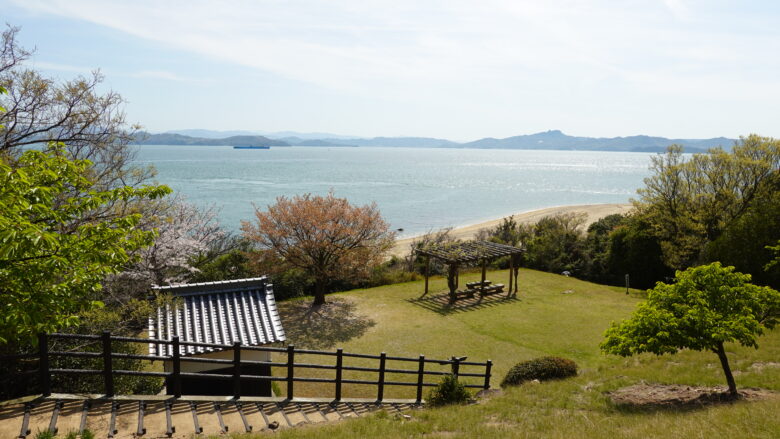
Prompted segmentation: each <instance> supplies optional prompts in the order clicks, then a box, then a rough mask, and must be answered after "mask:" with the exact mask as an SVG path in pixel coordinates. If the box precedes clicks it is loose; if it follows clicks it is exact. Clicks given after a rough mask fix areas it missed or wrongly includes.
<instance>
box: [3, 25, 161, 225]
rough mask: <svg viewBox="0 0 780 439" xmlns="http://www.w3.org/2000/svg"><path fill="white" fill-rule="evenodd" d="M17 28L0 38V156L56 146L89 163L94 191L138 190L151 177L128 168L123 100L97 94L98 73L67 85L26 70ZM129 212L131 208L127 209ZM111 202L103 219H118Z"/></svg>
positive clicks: (129, 131) (129, 130) (128, 129)
mask: <svg viewBox="0 0 780 439" xmlns="http://www.w3.org/2000/svg"><path fill="white" fill-rule="evenodd" d="M18 33H19V28H17V27H12V26H8V28H7V29H6V30H5V31H4V32H3V33H2V35H1V36H0V86H2V87H4V88H6V89H7V91H8V93H7V94H6V95H4V96H3V95H0V106H1V107H4V108H5V110H6V112H4V113H0V125H4V128H0V156H3V157H6V158H7V159H9V161H8V164H10V165H12V166H13V160H10V159H12V158H18V157H19V156H20V155H21V154H22V153H23V152H24V150H25V149H27V148H29V147H30V146H33V145H41V144H44V145H45V144H46V143H47V142H62V143H64V144H65V149H67V150H68V151H69V152H70V156H71V157H73V158H76V159H88V160H90V161H91V162H92V166H91V167H90V172H91V174H92V175H91V176H90V178H91V179H92V180H93V181H94V184H95V187H96V188H99V189H111V188H118V187H124V186H132V187H136V186H141V185H143V184H145V182H146V181H148V180H149V179H150V178H151V177H152V176H153V174H154V171H153V169H152V168H142V167H139V166H136V165H133V160H134V158H135V153H134V151H133V150H131V149H129V148H127V146H128V144H129V143H130V142H131V141H132V140H133V139H134V137H135V132H136V131H137V129H138V127H137V126H128V124H127V123H126V120H125V113H124V111H123V108H122V107H123V105H124V102H125V101H124V99H123V98H122V96H121V95H120V94H118V93H116V92H114V91H107V92H105V93H101V92H100V88H101V84H102V82H103V79H104V78H103V76H102V75H101V74H100V72H99V71H95V72H93V73H92V74H91V75H89V76H78V77H76V78H75V79H72V80H69V81H64V82H60V81H56V80H54V79H51V78H48V77H45V76H44V75H42V74H41V73H40V72H38V71H35V70H32V69H29V68H26V67H25V61H26V60H27V59H28V58H29V57H30V55H31V54H30V52H29V51H27V50H25V49H24V48H22V47H20V46H19V44H18V43H17V34H18ZM132 208H134V207H132ZM125 210H127V209H123V210H120V209H116V206H115V205H114V204H112V203H107V204H105V205H104V206H103V209H102V211H100V212H96V214H97V213H101V214H103V215H112V214H113V215H123V214H124V213H125Z"/></svg>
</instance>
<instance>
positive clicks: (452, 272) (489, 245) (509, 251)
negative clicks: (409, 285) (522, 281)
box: [417, 241, 525, 302]
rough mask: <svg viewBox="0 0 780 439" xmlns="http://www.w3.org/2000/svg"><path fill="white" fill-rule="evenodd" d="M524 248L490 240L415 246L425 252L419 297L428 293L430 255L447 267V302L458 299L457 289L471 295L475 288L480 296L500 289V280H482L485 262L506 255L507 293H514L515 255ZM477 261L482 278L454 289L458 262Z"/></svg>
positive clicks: (458, 266) (460, 263)
mask: <svg viewBox="0 0 780 439" xmlns="http://www.w3.org/2000/svg"><path fill="white" fill-rule="evenodd" d="M524 252H525V249H523V248H520V247H514V246H511V245H506V244H498V243H495V242H490V241H466V242H457V243H452V244H446V245H440V246H433V247H428V248H425V249H419V250H417V254H419V255H421V256H425V292H424V293H423V295H422V296H420V297H421V298H422V297H425V295H426V294H428V277H429V275H430V266H431V258H436V259H439V260H441V261H443V262H444V263H445V264H446V265H447V267H448V270H447V286H448V287H449V290H450V293H449V295H450V302H454V301H456V300H457V299H458V293H466V294H467V295H469V296H473V294H474V292H476V291H479V293H480V297H481V296H484V295H485V294H489V293H491V292H497V291H500V290H501V289H503V285H502V284H497V285H498V286H500V287H498V288H496V287H497V286H496V285H494V286H491V285H489V282H486V280H485V274H486V271H487V263H488V262H489V261H492V260H495V259H498V258H502V257H504V256H509V288H508V293H507V297H511V296H512V295H513V294H516V293H517V271H518V268H519V261H518V257H519V255H520V254H522V253H524ZM477 261H479V262H481V264H482V280H481V281H480V282H475V283H473V284H467V286H468V289H466V290H464V291H458V281H459V279H458V277H459V276H458V269H459V268H460V266H461V265H462V264H465V263H469V262H477Z"/></svg>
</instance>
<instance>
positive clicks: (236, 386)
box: [233, 341, 241, 399]
mask: <svg viewBox="0 0 780 439" xmlns="http://www.w3.org/2000/svg"><path fill="white" fill-rule="evenodd" d="M233 397H234V398H236V399H239V398H241V342H240V341H237V342H234V343H233Z"/></svg>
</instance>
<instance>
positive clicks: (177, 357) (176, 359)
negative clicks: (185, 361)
mask: <svg viewBox="0 0 780 439" xmlns="http://www.w3.org/2000/svg"><path fill="white" fill-rule="evenodd" d="M171 343H172V347H173V376H172V377H171V381H173V382H172V383H171V384H172V386H173V396H175V397H176V398H180V397H181V349H180V348H179V336H178V335H174V336H173V339H172V340H171Z"/></svg>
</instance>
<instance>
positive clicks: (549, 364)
mask: <svg viewBox="0 0 780 439" xmlns="http://www.w3.org/2000/svg"><path fill="white" fill-rule="evenodd" d="M576 375H577V364H576V363H575V362H573V361H571V360H569V359H567V358H560V357H542V358H536V359H533V360H530V361H524V362H522V363H518V364H516V365H515V366H514V367H512V368H511V369H509V372H507V374H506V377H504V381H502V382H501V387H506V386H512V385H518V384H522V383H524V382H526V381H531V380H539V381H545V380H552V379H556V378H567V377H571V376H576Z"/></svg>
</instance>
